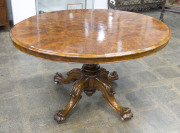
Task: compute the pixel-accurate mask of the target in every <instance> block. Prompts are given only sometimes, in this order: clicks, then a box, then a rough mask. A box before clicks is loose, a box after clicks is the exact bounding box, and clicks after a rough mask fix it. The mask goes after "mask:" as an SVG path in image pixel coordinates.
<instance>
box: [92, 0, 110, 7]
mask: <svg viewBox="0 0 180 133" xmlns="http://www.w3.org/2000/svg"><path fill="white" fill-rule="evenodd" d="M94 9H108V0H94Z"/></svg>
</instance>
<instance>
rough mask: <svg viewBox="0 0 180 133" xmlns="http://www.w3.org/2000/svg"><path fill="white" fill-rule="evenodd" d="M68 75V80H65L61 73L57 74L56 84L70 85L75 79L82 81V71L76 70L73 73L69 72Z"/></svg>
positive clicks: (55, 77)
mask: <svg viewBox="0 0 180 133" xmlns="http://www.w3.org/2000/svg"><path fill="white" fill-rule="evenodd" d="M67 75H68V76H67V78H64V77H63V75H62V74H61V73H58V72H57V73H56V75H55V76H54V82H55V84H59V83H60V82H61V83H64V84H68V83H70V82H71V81H72V80H74V79H80V78H81V76H82V73H81V70H80V69H78V68H74V69H72V70H71V71H69V72H68V73H67Z"/></svg>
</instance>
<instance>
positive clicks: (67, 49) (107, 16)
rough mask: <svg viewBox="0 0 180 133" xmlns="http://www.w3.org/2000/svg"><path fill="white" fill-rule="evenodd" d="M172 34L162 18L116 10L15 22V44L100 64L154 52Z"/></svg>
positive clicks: (64, 58) (43, 54) (73, 12)
mask: <svg viewBox="0 0 180 133" xmlns="http://www.w3.org/2000/svg"><path fill="white" fill-rule="evenodd" d="M170 36H171V32H170V29H169V27H168V26H167V25H166V24H164V23H163V22H161V21H159V20H157V19H155V18H152V17H149V16H145V15H142V14H138V13H131V12H125V11H116V10H68V11H55V12H50V13H44V14H40V15H37V16H33V17H31V18H28V19H26V20H24V21H22V22H20V23H18V24H16V25H15V26H14V27H13V28H12V30H11V31H10V37H11V39H12V41H13V44H14V45H15V46H16V48H18V49H19V50H21V51H22V52H25V53H27V54H30V55H34V56H37V57H41V58H45V59H49V60H53V61H64V62H76V63H83V64H99V63H107V62H115V61H122V60H129V59H135V58H139V57H143V56H147V55H151V54H153V53H155V52H157V51H159V50H161V49H162V48H164V47H165V46H166V44H167V43H168V41H169V39H170Z"/></svg>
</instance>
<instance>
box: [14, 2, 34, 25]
mask: <svg viewBox="0 0 180 133" xmlns="http://www.w3.org/2000/svg"><path fill="white" fill-rule="evenodd" d="M11 4H12V12H13V20H14V24H16V23H18V22H20V21H22V20H24V19H26V18H28V17H31V16H34V15H36V6H35V0H11Z"/></svg>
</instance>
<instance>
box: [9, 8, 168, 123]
mask: <svg viewBox="0 0 180 133" xmlns="http://www.w3.org/2000/svg"><path fill="white" fill-rule="evenodd" d="M170 36H171V32H170V29H169V28H168V26H167V25H166V24H164V23H163V22H161V21H159V20H157V19H155V18H153V17H149V16H145V15H142V14H138V13H131V12H125V11H116V10H66V11H55V12H50V13H44V14H40V15H36V16H33V17H30V18H28V19H26V20H24V21H22V22H20V23H18V24H16V25H15V26H14V27H13V28H12V29H11V31H10V37H11V39H12V42H13V44H14V46H15V47H16V48H17V49H19V50H20V51H22V52H24V53H27V54H30V55H34V56H36V57H41V58H44V59H48V60H52V61H63V62H75V63H82V64H84V65H83V66H82V68H81V69H78V68H75V69H72V70H71V71H69V72H68V73H67V75H68V76H67V78H64V77H63V76H62V75H61V74H60V73H56V75H55V77H54V81H55V83H57V84H58V83H66V84H67V83H70V82H71V81H72V82H73V81H74V85H73V88H72V91H71V93H70V101H69V102H68V104H67V105H66V107H65V109H64V110H60V111H57V112H56V114H55V115H54V119H55V120H56V121H57V122H62V121H64V120H65V119H66V116H67V115H68V113H69V111H70V110H71V109H72V108H74V107H75V106H76V104H77V103H78V101H79V100H80V99H81V93H82V92H85V94H86V95H88V96H91V95H93V94H94V93H95V92H96V90H98V91H101V92H102V94H103V97H104V98H105V100H106V101H107V103H108V104H109V105H110V106H111V107H112V108H113V109H114V110H115V111H116V112H117V113H119V114H120V116H121V118H122V119H123V120H124V119H129V118H131V117H132V116H133V114H132V112H131V110H130V109H129V108H128V107H122V106H120V105H119V104H118V103H117V102H116V100H115V98H114V94H115V92H114V91H113V89H112V87H111V85H110V83H111V82H112V81H113V80H117V79H118V74H117V73H116V72H115V71H114V72H112V73H110V74H109V72H108V71H107V70H106V69H104V68H102V67H100V65H98V64H100V63H108V62H118V61H123V60H130V59H136V58H140V57H143V56H147V55H151V54H154V53H156V52H158V51H159V50H161V49H162V48H164V47H165V46H166V45H167V43H168V41H169V39H170Z"/></svg>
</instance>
